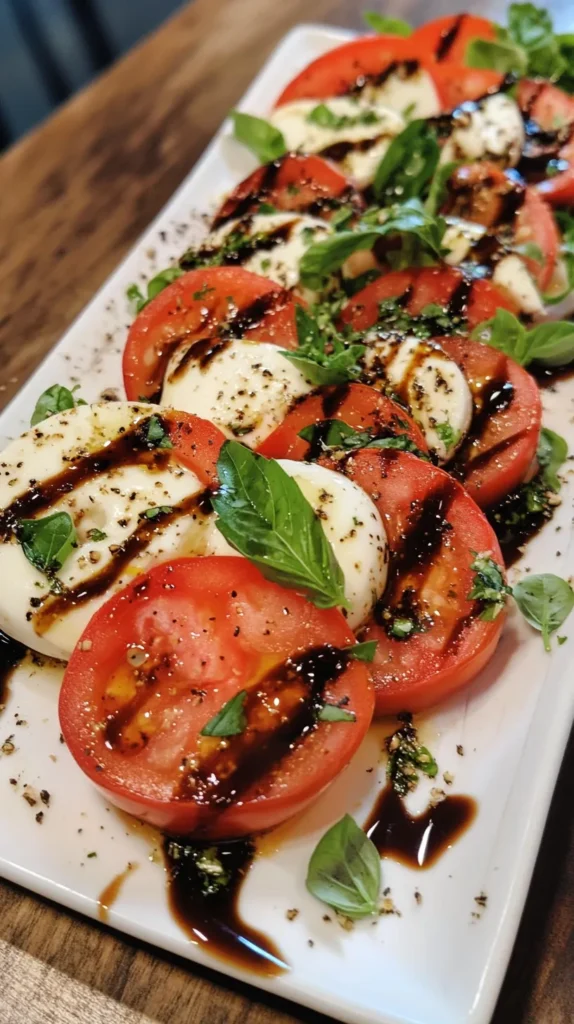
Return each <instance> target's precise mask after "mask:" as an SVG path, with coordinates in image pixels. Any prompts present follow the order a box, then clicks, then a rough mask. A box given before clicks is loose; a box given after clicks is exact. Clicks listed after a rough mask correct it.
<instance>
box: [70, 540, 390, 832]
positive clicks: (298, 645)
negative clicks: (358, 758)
mask: <svg viewBox="0 0 574 1024" xmlns="http://www.w3.org/2000/svg"><path fill="white" fill-rule="evenodd" d="M354 639H355V638H354V635H353V633H352V631H351V630H350V628H349V626H348V625H347V623H346V621H345V618H344V616H343V615H342V614H341V612H339V611H338V610H337V609H319V608H316V607H315V606H314V605H312V604H310V603H309V602H308V601H307V600H306V599H305V598H304V597H301V596H300V595H299V594H296V593H294V592H293V591H291V590H289V591H288V590H285V589H283V588H282V587H279V586H277V585H276V584H275V583H270V582H269V581H267V580H265V579H264V578H263V576H262V575H261V573H260V572H259V570H258V569H256V568H255V567H254V566H252V565H251V564H250V563H249V562H248V561H247V560H246V559H242V558H236V557H205V558H189V559H178V560H176V561H173V562H169V563H164V564H162V565H159V566H157V567H156V568H154V569H152V570H151V571H150V572H148V573H146V574H144V575H142V576H139V577H138V578H137V579H136V580H134V582H133V583H132V584H130V586H128V587H126V588H125V589H124V590H123V591H121V592H120V593H118V594H116V595H115V596H114V597H113V598H112V599H111V600H110V601H108V602H107V604H105V605H104V606H103V607H102V608H101V609H100V610H99V611H98V612H97V613H96V615H95V616H94V617H93V618H92V620H91V621H90V623H89V625H88V627H87V629H86V631H85V633H84V635H83V637H82V640H81V641H80V643H79V645H78V647H77V648H76V649H75V651H74V653H73V654H72V657H71V659H70V662H69V664H68V668H67V670H66V674H65V676H64V682H63V685H62V690H61V693H60V708H59V710H60V722H61V728H62V732H63V735H64V737H65V740H66V743H67V744H68V748H69V750H70V752H71V754H72V756H73V757H74V758H75V760H76V761H77V762H78V764H79V766H80V767H81V768H82V770H83V771H84V772H85V773H86V775H88V776H89V778H90V779H91V780H92V781H93V782H95V783H96V785H97V786H98V787H99V788H100V789H101V790H102V791H103V793H104V795H105V797H106V799H108V800H110V801H111V802H112V803H113V804H116V805H117V806H118V807H121V808H122V809H123V810H126V811H128V812H129V813H131V814H135V815H137V816H138V817H140V818H143V819H145V820H146V821H149V822H150V823H152V824H153V825H156V826H158V827H159V828H163V829H167V830H168V831H170V832H175V833H177V834H186V835H188V834H189V835H194V836H197V837H201V838H214V839H221V838H231V837H236V836H242V835H248V834H252V833H253V832H259V831H262V830H264V829H268V828H272V827H273V826H274V825H277V824H279V822H281V821H283V820H284V819H285V818H288V817H290V816H291V815H293V814H296V813H298V812H299V811H301V810H302V809H303V807H305V806H306V805H307V804H308V803H310V802H311V801H312V800H314V799H315V798H316V797H317V796H319V794H320V793H321V791H322V790H323V789H324V788H325V787H326V786H327V785H328V784H329V783H330V782H332V780H333V779H334V778H335V776H336V775H337V774H338V773H339V772H340V771H341V769H342V768H343V767H344V766H345V765H346V764H347V763H348V761H349V760H350V759H351V757H352V755H353V754H354V752H355V751H356V749H357V747H358V746H359V744H360V743H361V741H362V739H363V737H364V735H365V733H366V731H367V729H368V727H369V724H370V721H371V718H372V714H373V706H374V696H373V690H372V686H371V682H370V678H369V670H368V668H367V666H366V665H365V664H364V663H362V662H359V661H352V660H350V659H349V657H348V655H346V654H344V653H341V651H342V649H343V648H345V647H347V646H348V645H350V644H353V643H354ZM240 695H241V696H240ZM234 698H235V699H236V700H237V699H238V703H239V707H241V704H242V703H243V713H244V715H245V718H246V721H245V722H244V723H241V724H244V725H246V727H245V728H244V729H243V731H240V732H239V733H238V734H236V735H230V734H229V733H227V734H226V735H225V737H224V738H221V736H203V735H201V731H202V729H204V727H205V726H206V724H207V723H208V722H210V721H211V720H212V719H213V718H214V716H215V715H217V714H218V712H219V711H221V709H222V707H223V705H225V704H227V703H228V702H229V701H230V700H232V699H234ZM242 698H243V700H242ZM322 702H327V703H329V704H338V703H339V704H340V705H341V706H343V707H344V708H345V709H347V710H348V711H350V712H353V714H354V715H355V719H354V720H353V721H338V722H327V721H323V720H320V719H317V711H318V709H319V708H320V707H321V704H322ZM241 724H240V725H239V726H237V724H236V728H239V729H241Z"/></svg>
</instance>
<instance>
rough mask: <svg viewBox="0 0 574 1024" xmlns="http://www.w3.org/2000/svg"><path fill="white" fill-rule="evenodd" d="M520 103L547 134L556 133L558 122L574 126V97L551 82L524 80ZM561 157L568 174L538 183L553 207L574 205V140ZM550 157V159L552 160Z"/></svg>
mask: <svg viewBox="0 0 574 1024" xmlns="http://www.w3.org/2000/svg"><path fill="white" fill-rule="evenodd" d="M518 103H519V105H520V107H521V109H522V111H523V113H524V114H525V115H527V116H528V117H529V118H531V119H532V120H533V121H535V122H536V123H537V124H538V125H540V127H541V128H542V129H544V130H545V131H549V132H553V131H555V130H556V122H557V121H558V122H559V123H562V124H566V125H572V124H573V123H574V97H572V96H569V95H568V93H566V92H564V91H563V90H562V89H559V88H558V86H556V85H552V84H551V83H550V82H545V81H537V80H535V79H527V78H524V79H522V80H521V81H520V82H519V85H518ZM557 155H558V156H559V158H560V159H561V160H565V161H566V162H567V163H568V165H569V166H568V168H567V170H564V171H562V172H561V173H559V174H556V175H554V176H553V177H551V178H546V179H545V180H543V181H540V182H538V184H537V185H536V188H537V190H538V192H540V194H541V196H542V197H543V198H544V199H546V200H547V201H548V202H549V203H553V204H557V205H559V206H560V205H566V206H567V205H571V204H572V203H574V139H573V138H572V133H570V138H569V139H567V140H566V141H565V143H564V144H563V145H562V146H561V147H560V148H559V149H558V153H557ZM550 156H551V155H550V154H549V157H548V158H549V159H550Z"/></svg>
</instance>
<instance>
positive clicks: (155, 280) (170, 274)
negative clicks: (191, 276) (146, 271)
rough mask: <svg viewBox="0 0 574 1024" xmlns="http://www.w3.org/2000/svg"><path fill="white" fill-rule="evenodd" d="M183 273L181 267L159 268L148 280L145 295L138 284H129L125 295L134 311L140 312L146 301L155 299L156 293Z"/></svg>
mask: <svg viewBox="0 0 574 1024" xmlns="http://www.w3.org/2000/svg"><path fill="white" fill-rule="evenodd" d="M183 273H184V271H183V270H182V269H181V267H166V268H165V270H160V271H159V273H158V274H156V275H155V277H152V279H151V281H148V283H147V286H146V292H147V295H145V296H144V294H143V293H142V290H141V288H140V287H139V285H137V284H130V285H129V286H128V288H127V289H126V296H127V298H128V299H129V301H130V302H131V303H133V306H134V312H135V313H141V311H142V309H144V307H145V306H147V304H148V302H151V300H152V299H155V297H156V295H159V293H160V292H162V291H163V290H164V288H167V286H168V285H169V284H171V283H172V281H177V279H178V277H181V276H182V274H183Z"/></svg>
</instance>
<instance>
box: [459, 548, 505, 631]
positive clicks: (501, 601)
mask: <svg viewBox="0 0 574 1024" xmlns="http://www.w3.org/2000/svg"><path fill="white" fill-rule="evenodd" d="M470 568H471V569H473V570H474V572H475V573H476V575H475V577H474V582H473V586H472V590H471V591H470V593H469V595H468V600H469V601H480V603H481V604H482V611H481V613H480V618H481V619H483V620H484V622H494V620H495V619H496V618H498V616H499V615H500V613H501V611H502V610H503V608H504V606H505V604H506V596H507V594H511V593H512V590H511V588H510V587H509V586H507V584H506V583H505V582H504V576H503V572H502V568H501V567H500V566H499V565H497V564H496V562H495V561H494V559H493V558H492V557H491V556H490V555H489V554H488V552H486V553H485V554H482V555H478V554H476V552H475V558H474V561H473V562H472V563H471V566H470Z"/></svg>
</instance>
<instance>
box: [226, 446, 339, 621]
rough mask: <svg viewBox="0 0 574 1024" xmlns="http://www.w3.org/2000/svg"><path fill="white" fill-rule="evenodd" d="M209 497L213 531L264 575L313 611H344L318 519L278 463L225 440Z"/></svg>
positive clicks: (331, 557) (335, 565) (329, 549)
mask: <svg viewBox="0 0 574 1024" xmlns="http://www.w3.org/2000/svg"><path fill="white" fill-rule="evenodd" d="M217 473H218V477H219V481H220V487H219V490H218V491H217V492H216V494H214V496H213V499H212V501H213V507H214V509H215V511H216V512H217V515H218V519H217V520H216V526H217V529H218V530H219V532H220V533H221V534H223V536H224V537H225V539H226V540H227V541H228V543H229V544H231V545H232V547H234V548H235V549H236V550H237V551H239V552H240V553H241V554H242V555H245V557H246V558H248V559H249V560H250V561H251V562H253V563H254V565H257V566H258V568H259V569H260V570H261V572H262V573H263V575H264V576H266V577H267V578H268V579H271V580H274V581H275V582H276V583H280V584H281V585H282V586H285V587H292V588H295V589H297V590H302V591H304V592H305V593H306V594H307V596H308V597H309V600H311V601H312V602H313V603H314V604H316V605H317V607H319V608H332V607H334V606H342V607H345V608H346V607H348V602H347V599H346V597H345V579H344V576H343V572H342V570H341V567H340V565H339V563H338V562H337V559H336V558H335V555H334V553H333V549H332V547H331V545H330V543H329V541H328V540H327V537H326V536H325V533H324V531H323V528H322V526H321V523H320V520H319V519H318V518H317V516H316V515H315V512H314V511H313V508H312V507H311V505H310V504H309V502H308V501H307V499H306V498H305V497H304V495H303V493H302V491H301V489H300V487H299V485H298V484H297V482H296V481H295V480H293V479H292V478H291V477H290V476H288V475H287V473H286V472H285V470H284V469H282V468H281V466H280V465H279V463H278V462H275V461H273V460H272V459H265V458H263V457H262V456H261V455H257V454H256V453H255V452H252V451H251V450H250V449H249V448H244V447H243V445H241V444H239V443H238V442H237V441H226V442H225V444H224V445H223V447H222V449H221V452H220V455H219V459H218V462H217Z"/></svg>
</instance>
